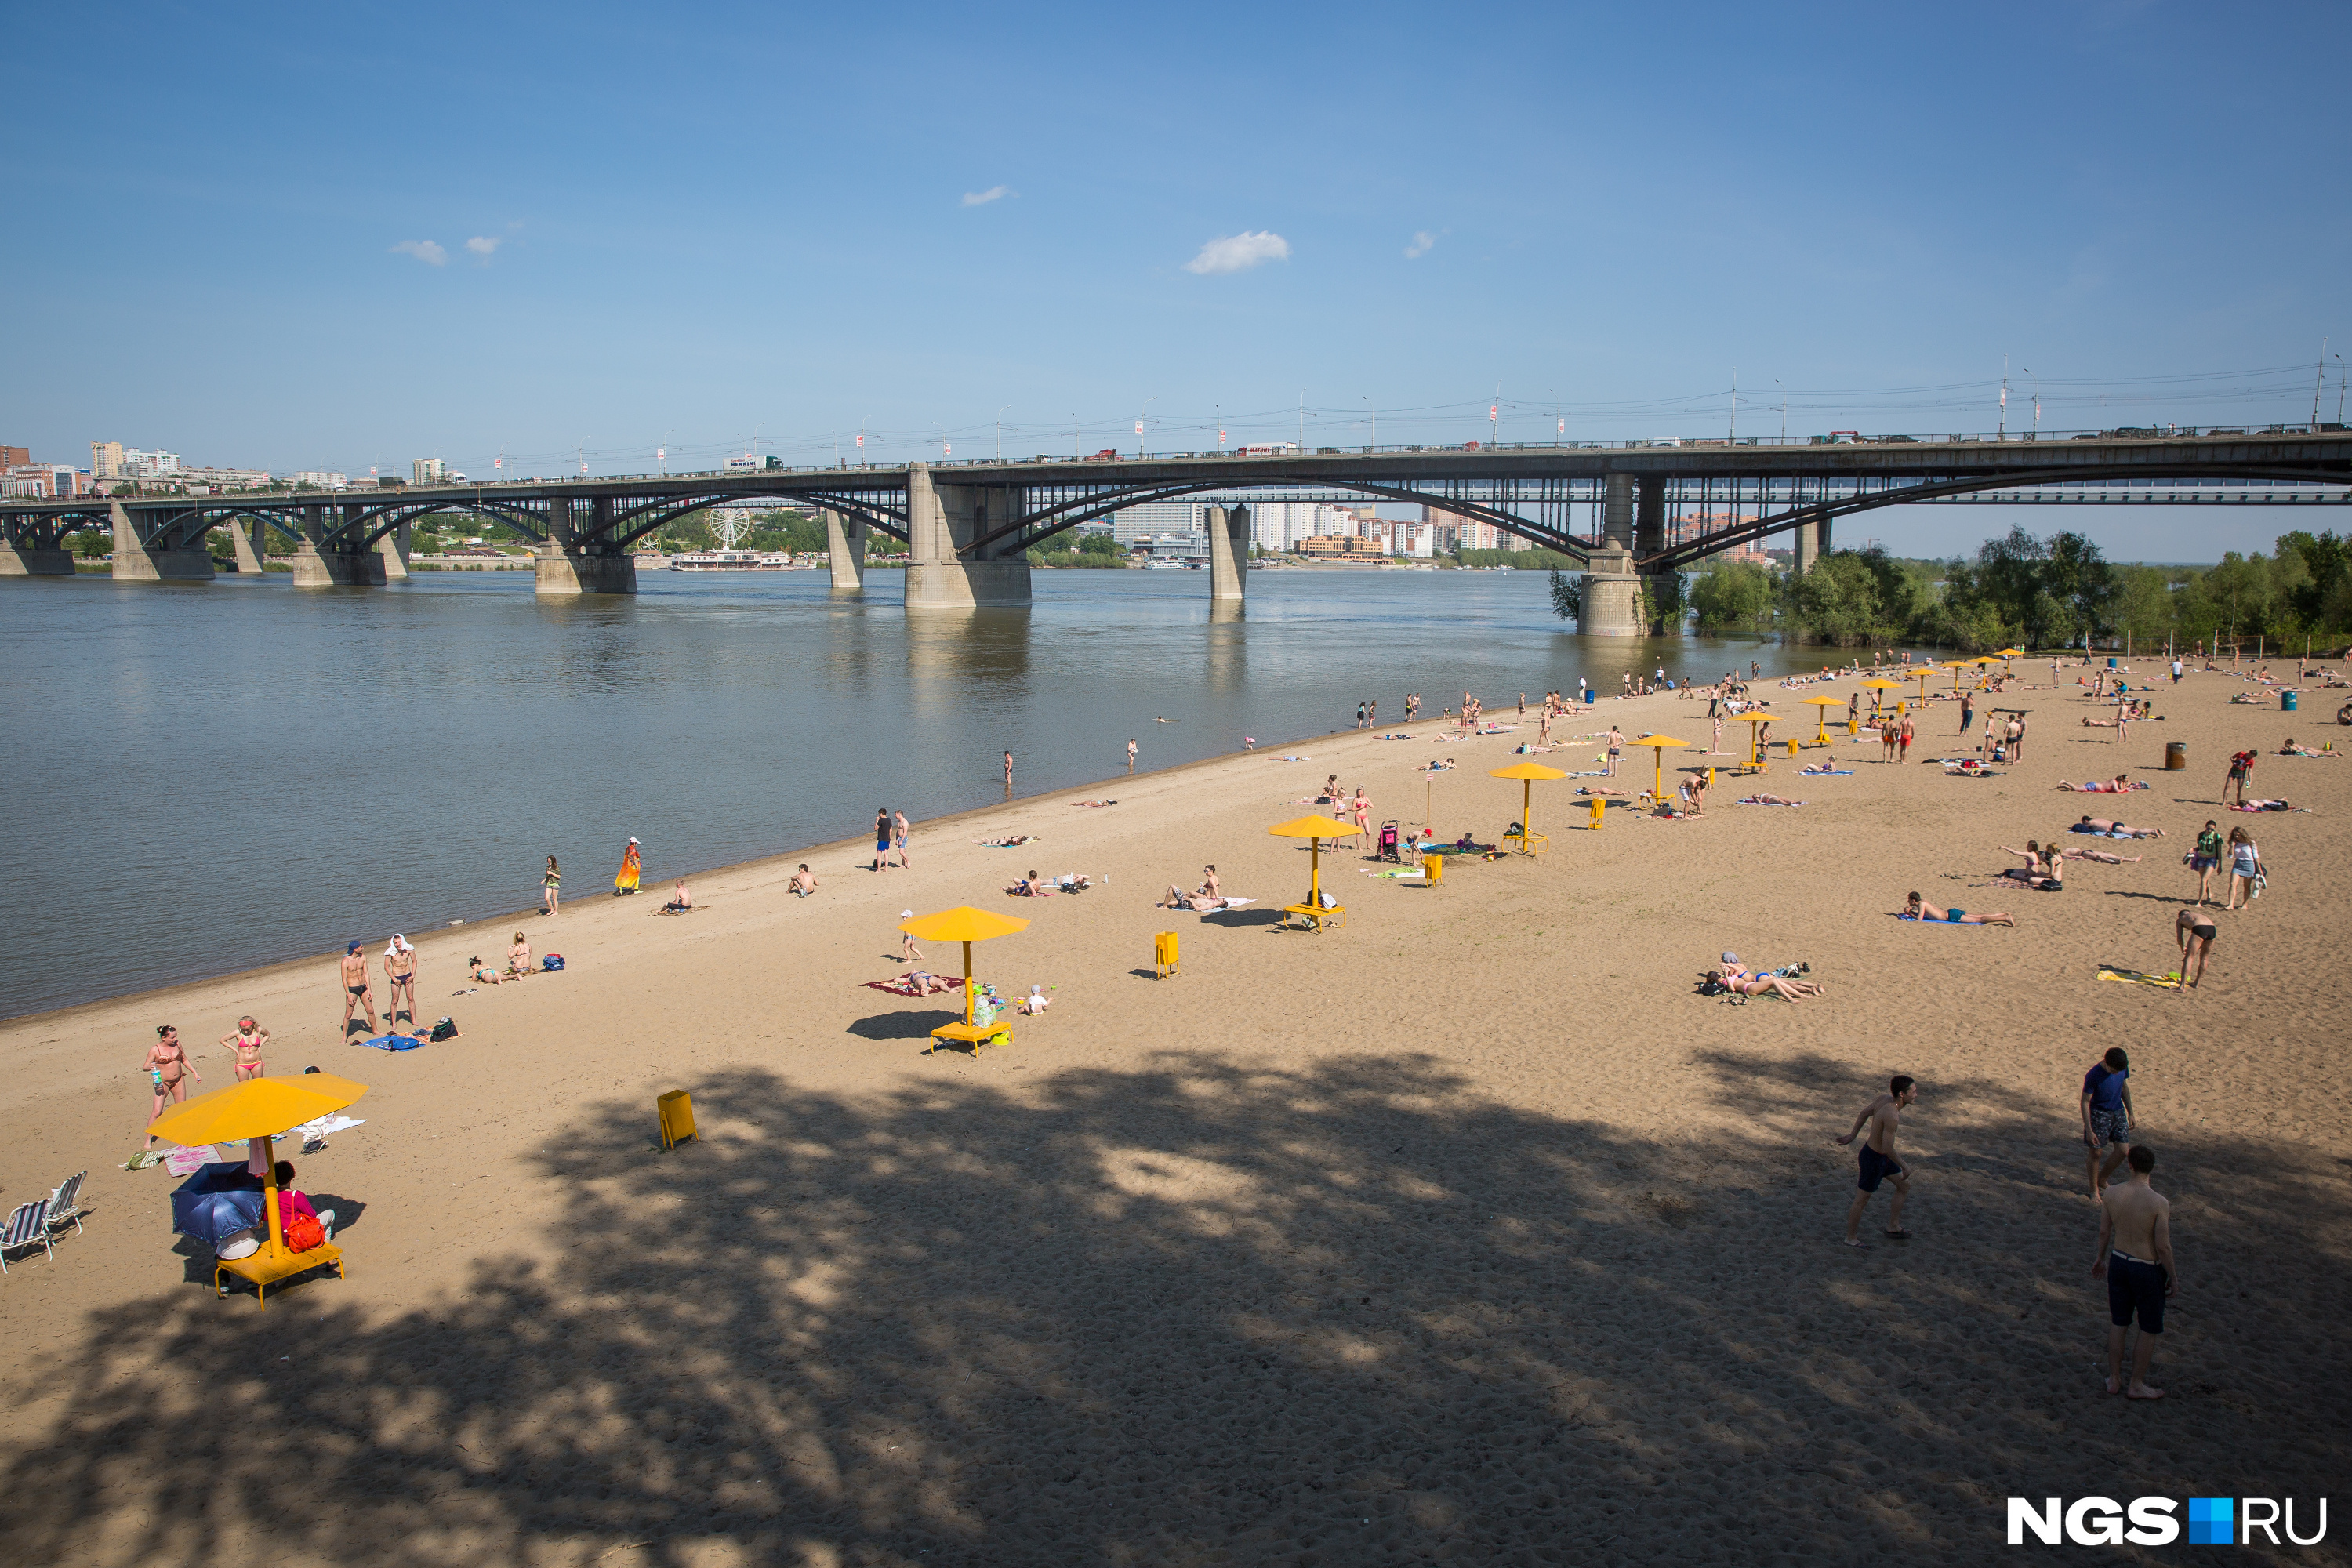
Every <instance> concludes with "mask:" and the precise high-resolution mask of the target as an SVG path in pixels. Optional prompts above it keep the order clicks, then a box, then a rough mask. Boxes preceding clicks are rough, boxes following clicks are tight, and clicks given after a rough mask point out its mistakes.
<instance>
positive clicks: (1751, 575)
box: [1689, 560, 1774, 632]
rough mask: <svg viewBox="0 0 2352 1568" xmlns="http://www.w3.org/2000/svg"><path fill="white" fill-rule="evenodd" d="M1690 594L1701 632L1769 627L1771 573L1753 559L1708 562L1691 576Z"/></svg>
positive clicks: (1770, 623)
mask: <svg viewBox="0 0 2352 1568" xmlns="http://www.w3.org/2000/svg"><path fill="white" fill-rule="evenodd" d="M1689 597H1690V604H1691V608H1692V610H1693V611H1694V612H1695V613H1696V616H1697V621H1698V629H1699V630H1701V631H1703V632H1768V631H1770V630H1771V629H1772V612H1773V604H1772V601H1773V597H1774V594H1773V585H1772V574H1771V573H1769V572H1768V571H1766V570H1765V569H1764V568H1763V567H1761V566H1759V565H1757V564H1756V563H1753V562H1748V561H1740V562H1732V561H1720V560H1717V561H1709V562H1707V563H1706V565H1704V566H1702V567H1701V568H1700V569H1699V571H1698V573H1697V574H1696V576H1694V577H1693V578H1692V579H1691V584H1690V594H1689Z"/></svg>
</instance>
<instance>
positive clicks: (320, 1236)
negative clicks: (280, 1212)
mask: <svg viewBox="0 0 2352 1568" xmlns="http://www.w3.org/2000/svg"><path fill="white" fill-rule="evenodd" d="M326 1239H327V1230H326V1227H325V1226H322V1225H320V1223H319V1220H318V1216H317V1215H307V1214H298V1215H293V1216H291V1217H290V1218H289V1219H288V1220H287V1222H286V1247H287V1250H288V1251H289V1252H308V1251H310V1249H311V1248H312V1247H317V1246H319V1245H320V1244H321V1243H323V1242H324V1241H325V1240H326Z"/></svg>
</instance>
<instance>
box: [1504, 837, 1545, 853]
mask: <svg viewBox="0 0 2352 1568" xmlns="http://www.w3.org/2000/svg"><path fill="white" fill-rule="evenodd" d="M1515 839H1516V840H1517V842H1518V846H1519V852H1520V853H1521V854H1523V855H1540V854H1542V853H1543V852H1544V851H1545V850H1547V849H1549V848H1550V847H1551V838H1550V837H1549V835H1546V834H1541V833H1506V834H1504V835H1503V842H1504V844H1505V845H1506V846H1507V845H1509V844H1510V843H1511V842H1512V841H1513V840H1515Z"/></svg>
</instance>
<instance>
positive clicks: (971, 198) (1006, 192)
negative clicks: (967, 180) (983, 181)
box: [963, 185, 1021, 207]
mask: <svg viewBox="0 0 2352 1568" xmlns="http://www.w3.org/2000/svg"><path fill="white" fill-rule="evenodd" d="M1020 194H1021V193H1020V192H1019V191H1016V190H1014V189H1013V187H1012V186H1011V185H991V186H989V187H988V189H986V190H984V191H966V192H965V193H964V194H963V205H966V206H968V207H984V206H986V205H988V204H989V203H991V202H1001V201H1003V199H1004V198H1005V197H1007V196H1017V195H1020Z"/></svg>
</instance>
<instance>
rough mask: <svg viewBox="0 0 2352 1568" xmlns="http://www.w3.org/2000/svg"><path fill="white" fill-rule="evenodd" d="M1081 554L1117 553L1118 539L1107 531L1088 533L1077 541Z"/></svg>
mask: <svg viewBox="0 0 2352 1568" xmlns="http://www.w3.org/2000/svg"><path fill="white" fill-rule="evenodd" d="M1078 553H1079V554H1081V555H1117V554H1118V540H1116V539H1113V538H1112V537H1111V536H1110V535H1109V534H1108V533H1089V534H1087V536H1086V537H1084V538H1083V539H1080V540H1079V541H1078Z"/></svg>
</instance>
